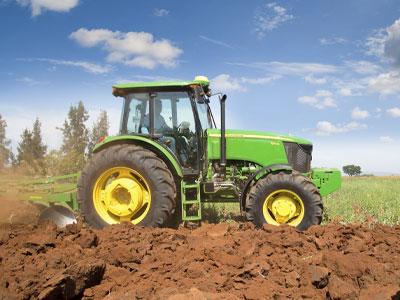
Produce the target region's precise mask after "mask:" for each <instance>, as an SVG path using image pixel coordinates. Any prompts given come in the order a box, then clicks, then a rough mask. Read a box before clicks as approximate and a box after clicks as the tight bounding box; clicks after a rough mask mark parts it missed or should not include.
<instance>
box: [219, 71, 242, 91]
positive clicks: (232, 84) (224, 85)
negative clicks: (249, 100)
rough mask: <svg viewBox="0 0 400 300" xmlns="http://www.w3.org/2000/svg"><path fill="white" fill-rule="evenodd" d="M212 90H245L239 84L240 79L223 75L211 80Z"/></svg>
mask: <svg viewBox="0 0 400 300" xmlns="http://www.w3.org/2000/svg"><path fill="white" fill-rule="evenodd" d="M211 83H212V88H213V90H214V91H216V90H221V91H237V90H243V87H242V86H241V85H240V83H239V79H237V78H231V76H230V75H228V74H221V75H218V76H217V77H215V78H213V79H212V80H211Z"/></svg>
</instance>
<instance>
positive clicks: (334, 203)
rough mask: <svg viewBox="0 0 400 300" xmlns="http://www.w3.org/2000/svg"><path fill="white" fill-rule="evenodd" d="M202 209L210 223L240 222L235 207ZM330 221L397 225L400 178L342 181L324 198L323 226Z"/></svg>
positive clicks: (398, 221)
mask: <svg viewBox="0 0 400 300" xmlns="http://www.w3.org/2000/svg"><path fill="white" fill-rule="evenodd" d="M204 208H205V216H206V217H207V219H208V220H210V221H211V222H212V223H218V222H223V221H226V222H235V221H239V220H244V219H242V218H240V216H239V215H240V210H239V206H238V205H237V204H206V205H204ZM332 221H337V222H339V221H340V222H341V223H342V224H349V223H355V224H360V223H363V222H378V223H382V224H387V225H394V224H400V176H387V177H373V176H372V177H343V178H342V187H341V189H340V190H338V191H336V192H334V193H332V194H330V195H328V196H326V197H324V218H323V224H326V223H329V222H332Z"/></svg>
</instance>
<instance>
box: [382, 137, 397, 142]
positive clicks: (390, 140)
mask: <svg viewBox="0 0 400 300" xmlns="http://www.w3.org/2000/svg"><path fill="white" fill-rule="evenodd" d="M379 140H380V141H381V142H384V143H393V142H394V139H392V138H391V137H390V136H380V137H379Z"/></svg>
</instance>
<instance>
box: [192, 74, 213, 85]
mask: <svg viewBox="0 0 400 300" xmlns="http://www.w3.org/2000/svg"><path fill="white" fill-rule="evenodd" d="M194 81H198V82H200V83H201V84H205V85H209V84H210V80H208V78H207V77H206V76H196V77H195V78H194Z"/></svg>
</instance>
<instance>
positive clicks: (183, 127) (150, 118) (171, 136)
mask: <svg viewBox="0 0 400 300" xmlns="http://www.w3.org/2000/svg"><path fill="white" fill-rule="evenodd" d="M197 105H198V104H197ZM194 108H195V110H196V111H197V107H196V104H194V101H192V99H191V97H190V94H189V92H187V91H167V92H147V93H130V94H128V95H126V96H125V101H124V107H123V118H122V123H121V134H128V135H129V134H134V135H144V136H150V137H151V138H153V139H154V140H158V141H159V142H161V143H162V144H164V145H165V146H166V147H167V148H169V149H170V150H171V151H172V152H173V153H174V155H175V156H176V157H177V159H178V160H179V162H180V163H181V166H182V167H183V169H184V170H185V169H186V170H193V169H194V168H196V166H197V153H198V138H197V135H196V122H195V117H194V110H193V109H194ZM151 112H152V113H151ZM204 112H205V113H206V114H207V111H206V110H204V109H203V110H202V111H201V112H199V114H201V115H203V113H204ZM196 113H197V112H196ZM205 118H206V119H207V115H205ZM202 119H204V117H202ZM204 129H206V128H204Z"/></svg>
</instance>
